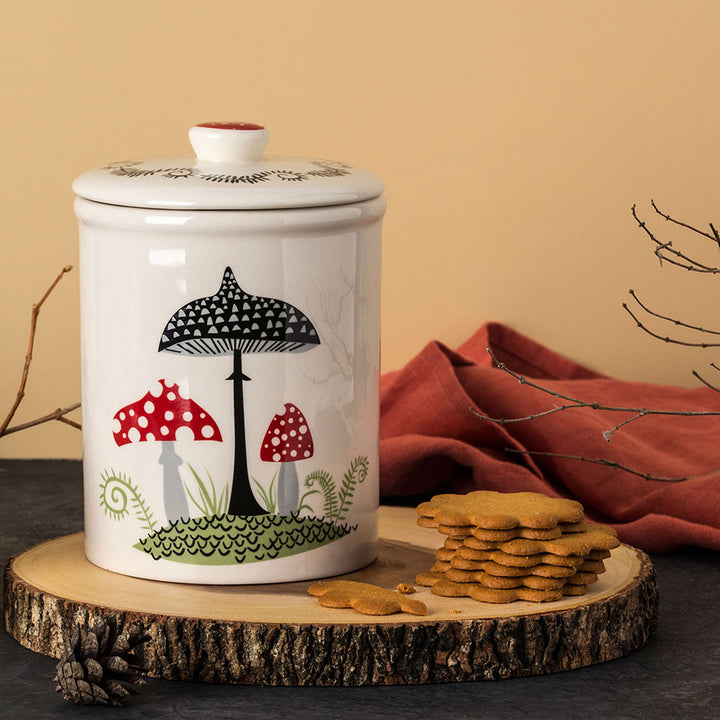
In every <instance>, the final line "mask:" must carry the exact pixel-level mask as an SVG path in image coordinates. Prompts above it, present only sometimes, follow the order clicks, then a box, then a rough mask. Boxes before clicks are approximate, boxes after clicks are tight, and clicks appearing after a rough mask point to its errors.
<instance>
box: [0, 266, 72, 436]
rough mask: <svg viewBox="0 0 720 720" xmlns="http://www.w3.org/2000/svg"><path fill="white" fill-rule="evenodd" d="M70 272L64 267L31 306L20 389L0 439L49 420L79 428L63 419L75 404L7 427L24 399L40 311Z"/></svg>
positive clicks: (69, 269)
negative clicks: (28, 334) (28, 335)
mask: <svg viewBox="0 0 720 720" xmlns="http://www.w3.org/2000/svg"><path fill="white" fill-rule="evenodd" d="M71 270H72V265H66V266H65V267H64V268H63V269H62V270H61V271H60V272H59V273H58V276H57V277H56V278H55V280H53V281H52V283H51V284H50V286H49V287H48V289H47V290H46V291H45V294H44V295H43V296H42V297H41V298H40V300H39V301H38V302H37V303H35V304H34V305H33V306H32V313H31V316H30V340H29V342H28V349H27V353H26V354H25V363H24V364H23V370H22V376H21V377H20V387H19V388H18V391H17V395H16V397H15V401H14V402H13V405H12V407H11V408H10V411H9V412H8V414H7V416H6V417H5V420H3V423H2V425H0V437H2V436H3V435H8V434H10V433H13V432H17V431H18V430H23V429H25V428H28V427H32V426H33V425H39V424H41V423H44V422H48V421H49V420H59V421H61V422H64V423H66V424H68V425H72V426H73V427H77V428H79V427H80V425H79V423H76V422H74V421H72V420H69V419H68V418H66V417H65V415H66V414H67V413H69V412H71V411H72V410H76V409H77V408H78V407H80V403H76V404H75V405H71V406H70V407H67V408H58V409H57V410H54V411H53V412H51V413H49V414H48V415H44V416H43V417H40V418H37V419H35V420H31V421H29V422H26V423H23V424H22V425H15V426H14V427H12V428H10V427H8V426H9V425H10V422H11V421H12V419H13V417H15V413H16V412H17V409H18V408H19V407H20V403H21V402H22V400H23V398H24V397H25V388H26V386H27V379H28V374H29V373H30V363H31V362H32V357H33V347H34V345H35V333H36V330H37V321H38V315H39V314H40V309H41V308H42V306H43V304H44V303H45V301H46V300H47V299H48V297H49V296H50V293H51V292H52V291H53V290H54V289H55V287H56V286H57V284H58V283H59V282H60V280H62V278H63V276H64V275H65V273H68V272H70V271H71Z"/></svg>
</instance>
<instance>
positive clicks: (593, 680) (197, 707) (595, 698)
mask: <svg viewBox="0 0 720 720" xmlns="http://www.w3.org/2000/svg"><path fill="white" fill-rule="evenodd" d="M0 528H2V529H1V530H0V561H1V562H2V565H3V566H5V565H6V564H7V561H8V560H9V558H10V557H11V556H12V555H15V554H17V553H19V552H22V551H23V550H25V549H26V548H28V547H30V546H32V545H35V544H37V543H38V542H41V541H42V540H47V539H49V538H53V537H57V536H59V535H66V534H68V533H72V532H77V531H78V530H81V529H82V480H81V469H80V463H79V462H74V461H49V460H43V461H19V460H0ZM653 562H654V563H655V567H656V570H657V581H658V586H659V591H660V625H659V628H658V630H657V631H656V633H655V635H654V636H653V637H652V638H651V639H650V641H649V642H648V644H647V645H646V646H645V647H644V648H643V649H641V650H638V651H636V652H634V653H632V654H631V655H629V656H627V657H625V658H621V659H619V660H614V661H612V662H609V663H603V664H601V665H595V666H592V667H588V668H584V669H582V670H574V671H571V672H565V673H558V674H554V675H544V676H539V677H530V678H521V679H514V680H502V681H499V682H472V683H457V684H448V685H422V686H411V687H365V688H283V687H256V686H233V685H212V684H200V683H183V682H170V681H162V680H150V681H149V682H148V686H147V687H146V688H145V689H144V691H143V693H142V694H141V695H139V696H137V697H135V698H132V699H131V700H130V702H129V704H128V707H127V708H125V709H122V710H118V711H111V710H108V709H107V708H100V707H99V708H82V709H81V708H77V707H75V706H73V705H71V704H70V703H67V702H65V701H64V700H63V699H62V698H61V697H60V695H59V694H56V693H55V692H54V684H53V682H52V676H53V674H54V670H55V661H54V660H53V659H51V658H48V657H44V656H42V655H38V654H35V653H33V652H30V651H29V650H26V649H25V648H23V647H21V646H20V645H18V643H16V642H15V641H14V640H13V639H12V638H10V637H9V636H8V635H7V633H5V632H1V633H0V669H2V678H1V689H0V696H1V698H2V699H1V701H0V717H2V718H3V719H5V718H7V720H15V718H18V719H20V718H32V719H33V720H45V719H46V718H69V717H80V716H82V717H83V718H95V717H103V718H105V717H107V713H108V712H110V713H114V712H117V713H118V717H122V718H127V719H128V720H133V719H135V718H153V719H154V720H162V719H163V718H179V719H181V720H182V719H184V718H203V717H207V718H212V719H213V720H226V719H227V720H230V719H232V720H236V719H237V718H242V717H250V718H263V720H272V719H274V718H282V720H287V719H288V718H304V717H307V718H314V720H325V719H326V718H327V719H328V720H329V719H330V718H333V719H335V718H379V717H388V718H405V717H412V718H432V719H433V720H437V719H439V718H446V717H447V718H454V719H455V720H462V719H464V718H493V719H498V720H513V719H514V718H534V719H535V720H562V719H564V718H568V720H569V719H570V718H572V719H573V720H576V719H577V718H592V719H593V720H626V719H631V718H632V719H633V720H634V719H635V718H653V719H656V718H657V719H662V720H674V719H675V718H678V719H683V720H684V719H685V718H687V719H688V720H691V719H694V718H700V719H701V718H708V719H710V718H712V719H713V720H716V719H717V718H718V717H720V610H719V609H718V594H720V557H719V556H718V554H717V553H714V552H710V551H704V550H698V549H693V548H689V549H687V550H683V551H681V552H675V553H672V554H667V555H653Z"/></svg>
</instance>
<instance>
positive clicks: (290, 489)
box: [260, 403, 315, 515]
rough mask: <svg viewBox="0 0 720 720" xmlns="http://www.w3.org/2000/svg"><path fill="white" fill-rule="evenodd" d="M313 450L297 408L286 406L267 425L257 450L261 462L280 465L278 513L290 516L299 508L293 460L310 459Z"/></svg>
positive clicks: (291, 405)
mask: <svg viewBox="0 0 720 720" xmlns="http://www.w3.org/2000/svg"><path fill="white" fill-rule="evenodd" d="M314 452H315V447H314V444H313V438H312V433H311V432H310V427H309V425H308V421H307V420H306V419H305V416H304V415H303V414H302V412H300V410H299V409H298V407H297V406H296V405H293V404H292V403H285V405H284V406H283V409H282V410H281V411H280V412H279V413H277V414H276V415H275V416H274V417H273V419H272V420H271V421H270V424H269V425H268V429H267V432H266V433H265V437H264V438H263V441H262V445H261V447H260V459H261V460H264V461H265V462H276V463H282V464H281V466H280V473H279V475H278V484H277V508H278V514H280V515H290V514H291V513H294V512H295V511H296V510H297V508H298V501H299V497H300V488H299V485H298V476H297V470H296V468H295V461H296V460H306V459H308V458H311V457H312V456H313V453H314Z"/></svg>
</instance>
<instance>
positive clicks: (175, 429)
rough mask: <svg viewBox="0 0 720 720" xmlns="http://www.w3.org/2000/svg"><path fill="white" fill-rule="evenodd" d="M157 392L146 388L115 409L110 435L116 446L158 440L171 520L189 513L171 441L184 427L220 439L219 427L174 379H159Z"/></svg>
mask: <svg viewBox="0 0 720 720" xmlns="http://www.w3.org/2000/svg"><path fill="white" fill-rule="evenodd" d="M159 382H160V388H161V389H160V394H159V395H153V393H152V392H147V393H146V394H145V395H144V396H143V397H141V398H140V400H138V401H137V402H134V403H131V404H130V405H126V406H125V407H123V408H121V409H120V410H118V411H117V412H116V413H115V416H114V417H113V420H114V422H115V429H114V430H113V438H114V439H115V443H116V444H117V445H118V446H122V445H127V444H128V443H132V442H152V441H160V442H162V452H161V453H160V458H159V462H160V464H161V465H162V466H163V495H164V499H165V513H166V515H167V517H168V520H170V521H171V522H172V521H174V520H178V519H180V518H181V517H189V513H188V506H187V500H186V498H185V491H184V489H183V485H182V481H181V479H180V473H179V471H178V466H179V465H182V460H181V459H180V457H179V456H178V455H177V454H176V453H175V448H174V444H173V443H174V442H175V440H177V439H178V433H180V431H182V430H185V431H189V433H191V434H192V437H193V440H215V441H217V442H221V441H222V435H221V434H220V429H219V428H218V426H217V423H216V422H215V420H213V418H212V417H211V416H210V415H209V414H208V413H207V411H206V410H203V408H201V407H200V405H198V404H197V403H196V402H195V401H194V400H190V399H189V398H185V397H183V396H182V395H181V394H180V388H179V386H178V384H177V383H173V384H170V383H168V382H167V381H166V380H160V381H159Z"/></svg>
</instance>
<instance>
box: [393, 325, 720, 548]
mask: <svg viewBox="0 0 720 720" xmlns="http://www.w3.org/2000/svg"><path fill="white" fill-rule="evenodd" d="M487 347H490V348H491V350H492V352H493V354H494V355H495V356H496V357H497V358H498V360H499V361H501V362H504V363H506V365H507V367H508V368H510V369H511V370H513V371H515V372H517V373H519V374H520V375H523V376H525V377H527V378H528V379H529V380H532V381H534V382H536V383H537V384H539V385H542V386H543V387H545V388H547V389H549V390H552V391H555V392H558V393H562V394H564V395H568V396H571V397H573V398H579V399H581V400H584V401H590V402H592V401H595V402H598V403H600V404H602V405H605V406H612V407H631V408H648V409H653V410H682V411H689V410H690V411H718V412H720V395H719V394H718V393H717V392H715V391H714V390H711V389H709V388H705V387H703V388H693V389H686V388H679V387H673V386H666V385H654V384H648V383H636V382H625V381H620V380H615V379H612V378H609V377H606V376H603V375H600V374H599V373H595V372H593V371H591V370H589V369H587V368H584V367H582V366H581V365H578V364H576V363H573V362H571V361H570V360H568V359H566V358H564V357H562V356H560V355H558V354H557V353H554V352H553V351H551V350H549V349H547V348H545V347H543V346H542V345H539V344H538V343H536V342H534V341H533V340H530V339H529V338H527V337H524V336H523V335H521V334H519V333H517V332H515V331H513V330H511V329H509V328H507V327H505V326H503V325H499V324H494V323H493V324H488V325H484V326H483V327H481V328H480V329H479V330H478V331H477V333H476V334H475V335H474V336H473V337H471V338H470V339H469V340H468V341H467V342H465V343H464V344H463V345H462V346H461V347H460V348H458V350H457V351H453V350H450V349H448V348H447V347H444V346H443V345H441V344H440V343H437V342H432V343H429V344H428V345H427V346H426V347H425V348H424V349H423V350H422V351H421V352H420V353H419V354H418V355H417V356H416V357H415V358H414V359H413V360H411V361H410V362H409V363H408V364H407V365H406V366H405V367H404V368H402V369H401V370H398V371H395V372H392V373H388V374H386V375H384V376H383V378H382V382H381V421H380V438H381V440H380V491H381V497H382V498H383V499H392V500H393V501H401V500H402V499H403V498H405V499H406V501H407V502H415V501H417V500H418V499H420V498H423V497H428V496H430V495H433V494H437V493H442V492H460V493H465V492H468V491H470V490H474V489H484V490H499V491H503V492H518V491H534V492H541V493H545V494H547V495H551V496H560V497H572V498H575V499H577V500H579V501H580V502H581V503H582V504H583V505H584V506H585V510H586V513H587V516H588V519H589V520H591V521H595V522H603V523H607V524H609V525H612V526H613V527H615V528H616V530H617V531H618V535H619V537H620V539H621V540H622V541H623V542H626V543H629V544H631V545H634V546H636V547H640V548H643V549H645V550H650V551H659V552H663V551H667V550H672V549H674V548H677V547H680V546H683V545H697V546H701V547H706V548H712V549H715V550H720V442H719V441H718V439H719V438H720V415H718V416H705V417H687V416H673V415H667V416H655V415H653V416H649V415H646V416H644V417H642V418H640V419H637V420H634V421H633V422H630V423H628V424H626V425H624V426H623V427H621V428H620V429H619V430H617V431H616V432H614V433H613V434H612V437H611V440H610V442H608V441H606V440H605V438H604V436H603V432H604V431H607V430H610V429H612V428H614V427H615V426H616V425H617V424H618V423H620V422H622V421H623V420H625V419H627V418H630V417H632V416H633V413H617V412H609V411H603V410H594V409H591V408H582V409H569V410H564V411H560V412H554V413H552V414H549V415H546V416H544V417H542V418H539V419H535V420H529V421H525V422H517V423H509V424H505V425H500V424H498V423H494V422H490V421H487V420H483V419H480V418H478V417H477V416H476V415H474V414H473V413H472V412H471V409H470V408H471V407H472V408H474V409H475V410H476V411H477V412H478V413H480V414H482V415H485V416H488V417H492V418H515V417H524V416H527V415H530V414H535V413H542V412H545V411H547V410H549V409H551V408H553V407H555V406H558V405H564V404H568V403H567V401H564V400H560V399H558V398H556V397H552V396H550V395H548V394H546V393H544V392H542V391H541V390H538V389H535V388H532V387H528V385H527V384H522V383H520V382H519V381H518V380H517V379H515V378H513V377H512V376H511V375H509V374H508V373H507V372H505V371H503V370H501V369H499V368H497V367H495V366H494V364H493V362H492V360H491V357H490V355H489V354H488V352H487V350H486V348H487ZM507 448H513V449H516V450H532V451H543V452H551V453H555V454H566V455H574V456H581V457H586V458H607V459H609V460H612V461H614V462H617V463H620V464H621V465H624V466H626V467H630V468H634V469H637V470H639V471H641V472H643V473H649V474H651V475H653V476H656V477H671V478H677V477H689V478H690V479H688V480H685V481H684V482H662V481H658V480H646V479H644V478H642V477H638V476H635V475H632V474H630V473H628V472H625V471H623V470H619V469H613V468H610V467H606V466H603V465H599V464H595V463H588V462H582V461H579V460H572V459H561V458H557V457H542V456H537V455H533V456H530V455H522V454H510V453H508V452H507V451H506V449H507ZM716 469H717V472H714V471H715V470H716ZM694 476H702V477H694Z"/></svg>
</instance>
